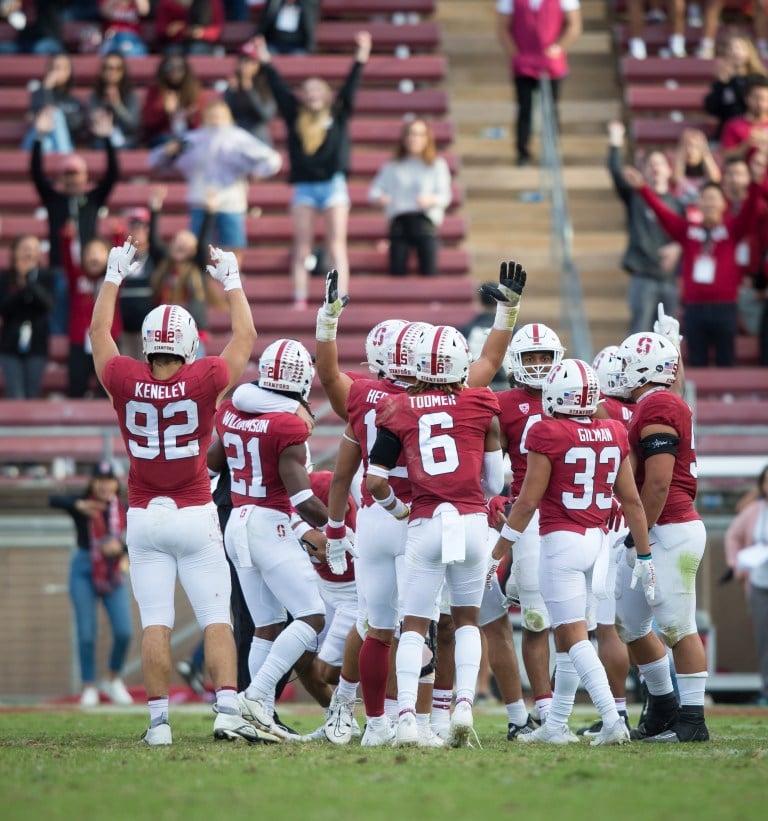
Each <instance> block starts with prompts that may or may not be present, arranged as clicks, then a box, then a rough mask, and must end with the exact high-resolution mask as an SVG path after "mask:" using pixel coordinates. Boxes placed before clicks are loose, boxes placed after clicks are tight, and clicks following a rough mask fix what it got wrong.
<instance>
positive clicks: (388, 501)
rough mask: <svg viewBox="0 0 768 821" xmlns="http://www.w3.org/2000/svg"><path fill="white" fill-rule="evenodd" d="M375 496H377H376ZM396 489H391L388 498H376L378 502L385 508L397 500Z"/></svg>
mask: <svg viewBox="0 0 768 821" xmlns="http://www.w3.org/2000/svg"><path fill="white" fill-rule="evenodd" d="M374 498H375V497H374ZM395 498H396V497H395V491H394V490H392V488H390V489H389V495H388V496H387V498H386V499H376V504H379V505H381V506H382V507H383V508H384V509H385V510H386V509H387V508H388V507H389V506H390V505H391V504H392V502H394V501H395Z"/></svg>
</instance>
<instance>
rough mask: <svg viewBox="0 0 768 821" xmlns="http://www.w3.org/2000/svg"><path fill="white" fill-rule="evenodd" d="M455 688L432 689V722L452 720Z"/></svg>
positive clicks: (444, 722)
mask: <svg viewBox="0 0 768 821" xmlns="http://www.w3.org/2000/svg"><path fill="white" fill-rule="evenodd" d="M452 700H453V690H437V689H434V690H432V723H433V724H437V725H441V724H448V722H449V721H450V720H451V701H452Z"/></svg>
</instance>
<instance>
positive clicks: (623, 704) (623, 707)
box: [613, 698, 627, 713]
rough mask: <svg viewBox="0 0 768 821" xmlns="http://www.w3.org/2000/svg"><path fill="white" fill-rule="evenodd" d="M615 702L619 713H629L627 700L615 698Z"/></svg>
mask: <svg viewBox="0 0 768 821" xmlns="http://www.w3.org/2000/svg"><path fill="white" fill-rule="evenodd" d="M613 701H614V703H615V704H616V710H617V711H618V712H619V713H626V712H627V700H626V699H625V698H615V699H614V700H613Z"/></svg>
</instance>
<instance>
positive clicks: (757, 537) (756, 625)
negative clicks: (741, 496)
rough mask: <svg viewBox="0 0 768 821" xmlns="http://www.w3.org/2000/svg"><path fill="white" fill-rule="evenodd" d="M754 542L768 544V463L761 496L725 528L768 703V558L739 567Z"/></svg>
mask: <svg viewBox="0 0 768 821" xmlns="http://www.w3.org/2000/svg"><path fill="white" fill-rule="evenodd" d="M752 545H763V546H765V547H768V466H766V467H764V468H763V469H762V471H761V472H760V475H759V476H758V477H757V497H756V498H755V499H754V501H751V502H750V503H749V504H748V505H747V506H746V507H745V508H744V509H743V510H742V511H741V512H740V513H739V514H738V515H737V516H736V518H735V519H734V520H733V521H732V522H731V524H730V526H729V527H728V530H726V532H725V559H726V562H727V563H728V567H730V568H731V569H732V570H733V572H734V575H735V576H736V578H738V579H742V580H743V581H744V587H745V592H746V594H747V601H748V603H749V609H750V612H751V614H752V626H753V629H754V638H755V653H756V655H757V663H758V668H759V672H760V678H761V679H762V685H761V691H760V695H759V696H758V700H757V703H758V704H761V705H768V560H766V561H764V562H762V563H761V564H759V565H758V566H757V567H754V568H753V569H752V570H744V569H742V568H741V567H739V563H738V562H739V551H741V550H743V549H744V548H746V547H751V546H752Z"/></svg>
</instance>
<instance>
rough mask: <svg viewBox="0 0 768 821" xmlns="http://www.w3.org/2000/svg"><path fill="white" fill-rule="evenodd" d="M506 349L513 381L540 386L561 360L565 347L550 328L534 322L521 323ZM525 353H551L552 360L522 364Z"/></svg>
mask: <svg viewBox="0 0 768 821" xmlns="http://www.w3.org/2000/svg"><path fill="white" fill-rule="evenodd" d="M508 351H509V356H510V359H511V362H512V376H514V378H515V381H516V382H517V383H518V384H521V385H530V386H531V387H533V388H540V387H541V386H542V385H543V383H544V380H545V379H546V377H547V374H548V373H549V372H550V370H551V369H552V368H553V367H554V366H555V365H557V364H558V363H559V362H561V361H562V358H563V354H564V353H565V348H564V347H563V346H562V345H561V344H560V337H558V335H557V334H556V333H555V332H554V331H553V330H552V329H551V328H548V327H547V326H546V325H542V324H541V323H538V322H534V323H531V324H530V325H523V327H522V328H520V330H518V331H516V332H515V335H514V336H513V337H512V342H510V343H509V348H508ZM526 353H539V354H541V353H551V354H552V362H551V363H550V362H547V363H546V364H544V363H540V364H524V362H523V358H524V354H526Z"/></svg>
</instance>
